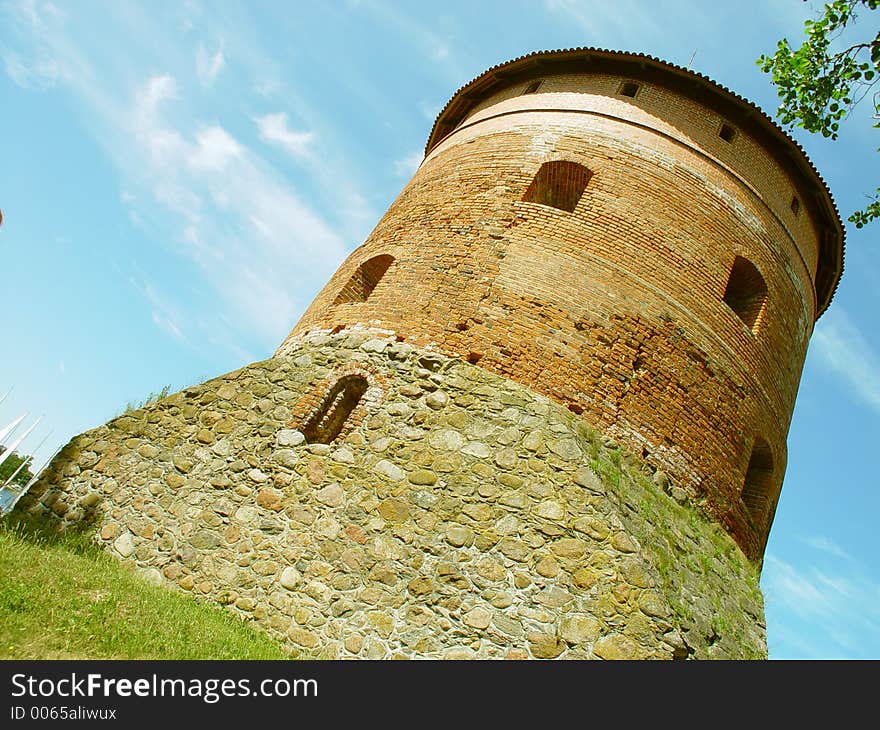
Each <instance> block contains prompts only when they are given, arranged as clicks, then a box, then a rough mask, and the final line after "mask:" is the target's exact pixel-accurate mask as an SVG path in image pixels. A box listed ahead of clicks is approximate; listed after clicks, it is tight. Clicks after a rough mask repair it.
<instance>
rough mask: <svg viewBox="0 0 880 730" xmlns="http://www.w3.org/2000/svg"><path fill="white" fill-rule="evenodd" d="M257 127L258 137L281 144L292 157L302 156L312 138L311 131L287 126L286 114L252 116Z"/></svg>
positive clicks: (307, 149) (306, 152) (305, 152)
mask: <svg viewBox="0 0 880 730" xmlns="http://www.w3.org/2000/svg"><path fill="white" fill-rule="evenodd" d="M254 122H255V123H256V125H257V129H259V131H260V139H262V140H263V141H264V142H270V143H274V144H277V145H279V146H281V147H282V148H283V149H284V150H286V151H287V152H288V153H289V154H290V155H292V156H293V157H303V156H305V155H306V154H308V151H309V147H310V145H311V143H312V140H313V139H314V135H313V134H312V133H311V132H298V131H296V130H293V129H291V128H290V127H288V126H287V114H285V113H284V112H279V113H277V114H266V115H264V116H262V117H254Z"/></svg>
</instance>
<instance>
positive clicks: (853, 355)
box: [811, 305, 880, 412]
mask: <svg viewBox="0 0 880 730" xmlns="http://www.w3.org/2000/svg"><path fill="white" fill-rule="evenodd" d="M811 346H812V347H814V348H815V349H816V352H817V353H818V355H819V358H820V360H821V362H822V363H823V364H824V365H825V366H826V367H827V368H829V369H830V370H831V371H833V372H834V373H836V374H837V375H839V376H841V377H842V378H843V380H844V382H845V383H846V384H847V385H848V386H849V388H850V390H851V391H852V393H853V394H854V395H855V396H856V397H857V398H858V399H859V400H861V401H862V402H863V403H864V404H865V405H867V406H868V407H869V408H873V409H874V410H875V411H877V412H880V356H878V354H877V353H876V352H875V351H874V349H873V348H872V347H871V345H870V344H869V343H868V341H867V340H866V339H865V338H864V336H863V335H862V333H861V332H860V331H859V330H858V328H857V327H856V326H855V325H853V323H852V322H851V321H850V319H849V317H848V316H847V314H846V312H845V311H844V310H843V309H841V307H840V305H835V307H833V308H832V309H831V310H829V311H828V312H827V313H826V314H825V315H824V316H823V317H822V319H820V320H819V322H818V323H817V325H816V330H815V332H814V333H813V337H812V340H811Z"/></svg>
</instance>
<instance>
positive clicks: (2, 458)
mask: <svg viewBox="0 0 880 730" xmlns="http://www.w3.org/2000/svg"><path fill="white" fill-rule="evenodd" d="M42 420H43V417H42V416H40V417H39V418H38V419H37V420H36V421H34V422H33V423H32V424H31V425H30V428H28V430H27V431H25V432H24V433H23V434H22V435H21V436H19V437H18V438H17V439H16V440H15V441H13V443H12V445H11V446H10V447H9V448H8V449H6V451H4V452H3V453H2V454H0V464H2V463H3V462H4V461H6V460H7V459H8V458H9V457H10V456H12V452H13V451H15V450H16V449H17V448H18V446H19V444H21V442H22V441H24V440H25V439H26V438H27V437H28V436H29V435H30V432H31V431H33V430H34V429H35V428H36V427H37V424H38V423H39V422H40V421H42Z"/></svg>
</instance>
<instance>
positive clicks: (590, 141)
mask: <svg viewBox="0 0 880 730" xmlns="http://www.w3.org/2000/svg"><path fill="white" fill-rule="evenodd" d="M842 266H843V231H842V227H841V223H840V220H839V217H838V214H837V211H836V209H835V207H834V203H833V201H832V199H831V196H830V194H829V192H828V189H827V188H826V186H825V184H824V182H823V181H822V179H821V177H820V176H819V174H818V173H817V172H816V170H815V169H814V168H813V166H812V165H811V163H810V161H809V160H808V159H807V157H806V156H805V154H804V152H803V151H802V150H801V149H800V148H799V147H798V146H797V144H796V143H795V142H794V141H793V140H792V139H791V138H789V137H788V136H787V135H786V134H785V133H784V132H783V131H782V130H780V129H779V128H778V127H776V126H775V125H774V124H773V122H772V121H771V120H770V119H769V118H768V117H766V116H765V115H764V114H763V113H762V112H761V111H760V110H759V109H758V108H757V107H755V106H753V105H752V104H750V103H749V102H748V101H746V100H744V99H742V98H741V97H738V96H736V95H735V94H733V93H731V92H730V91H728V90H727V89H725V88H723V87H721V86H719V85H718V84H716V83H714V82H712V81H711V80H709V79H707V78H705V77H703V76H700V75H699V74H695V73H693V72H691V71H688V70H685V69H682V68H679V67H676V66H672V65H670V64H667V63H665V62H662V61H659V60H657V59H654V58H650V57H647V56H643V55H636V54H626V53H616V52H609V51H602V50H598V49H589V48H587V49H576V50H567V51H553V52H543V53H536V54H532V55H529V56H524V57H522V58H519V59H516V60H514V61H511V62H508V63H505V64H502V65H500V66H497V67H495V68H493V69H490V70H489V71H487V72H485V73H484V74H482V75H481V76H479V77H477V78H476V79H474V80H473V81H472V82H470V83H469V84H467V85H466V86H465V87H463V88H462V89H460V90H459V91H458V92H457V93H456V94H455V95H454V96H453V98H452V100H451V101H450V102H449V104H447V106H446V107H445V108H444V109H443V111H442V112H441V113H440V115H439V117H438V119H437V121H436V122H435V124H434V127H433V129H432V131H431V134H430V137H429V139H428V144H427V148H426V156H425V159H424V161H423V162H422V164H421V166H420V167H419V169H418V171H417V172H416V174H415V175H414V176H413V178H412V180H411V181H410V182H409V183H408V184H407V186H406V187H405V188H404V190H403V191H402V192H401V194H400V195H399V196H398V198H397V199H396V200H395V201H394V203H393V204H392V206H391V207H390V209H389V210H388V212H387V213H386V214H385V216H384V217H383V218H382V220H381V221H380V222H379V224H378V225H377V227H376V229H375V230H374V231H373V233H372V234H371V235H370V237H369V238H368V239H367V241H366V242H365V243H364V244H363V245H362V246H360V247H359V248H358V249H356V250H355V251H354V252H353V253H352V254H351V256H350V257H349V258H348V259H347V260H346V261H345V262H344V263H343V264H342V266H341V267H340V268H339V270H338V271H337V272H336V274H335V275H334V276H333V277H332V278H331V279H330V281H329V282H328V284H327V285H326V287H325V288H324V289H323V290H322V291H321V292H320V294H319V295H318V297H317V298H316V299H315V301H314V302H313V303H312V305H311V306H310V307H309V309H308V310H307V311H306V313H305V314H304V316H303V317H302V319H301V320H300V322H299V323H298V324H297V325H296V327H295V328H294V330H293V332H292V333H291V334H290V336H289V337H288V338H287V339H286V340H285V342H284V343H283V344H282V345H281V347H280V348H279V349H278V351H277V352H276V353H275V355H274V356H273V357H272V358H270V359H269V360H266V361H263V362H259V363H254V364H253V365H249V366H247V367H245V368H242V369H241V370H238V371H235V372H233V373H230V374H228V375H225V376H222V377H220V378H216V379H214V380H211V381H208V382H207V383H203V384H201V385H197V386H193V387H191V388H187V389H186V390H184V391H182V392H180V393H177V394H175V395H173V396H170V397H168V398H166V399H164V400H163V401H160V402H159V403H156V404H153V405H150V406H148V407H146V408H144V409H142V410H140V411H136V412H134V413H131V414H126V415H124V416H122V417H120V418H117V419H115V420H114V421H111V422H110V423H109V424H107V425H105V426H101V427H99V428H98V429H95V430H94V431H91V432H88V433H86V434H82V435H81V436H78V437H76V438H75V439H73V441H71V443H70V444H69V445H68V447H67V448H66V449H65V450H64V451H63V452H62V453H61V454H60V455H59V457H58V459H56V461H55V462H54V463H53V465H52V468H51V469H50V470H49V472H48V473H47V474H46V475H45V477H44V478H43V480H42V482H41V483H40V484H39V485H38V486H37V488H35V490H34V493H33V496H32V498H31V499H30V501H29V503H28V505H27V506H28V508H29V509H30V510H31V511H32V512H36V513H43V514H46V515H50V516H52V517H53V519H55V518H60V519H61V520H62V522H63V523H64V524H70V523H75V522H79V521H81V520H83V519H85V518H90V519H92V520H94V521H95V524H96V527H95V529H96V539H97V540H98V541H99V542H101V543H102V544H104V545H106V546H107V548H108V549H109V550H111V551H112V552H114V553H115V554H116V555H117V556H118V557H120V558H121V559H123V560H127V561H131V562H133V563H134V564H135V565H137V566H138V567H139V568H140V569H142V570H143V571H145V572H147V573H148V574H149V576H150V577H151V578H152V579H153V580H155V581H157V582H165V583H167V584H169V585H173V586H176V587H178V588H181V589H183V590H186V591H193V592H196V593H199V594H202V595H206V596H208V597H210V598H212V599H214V600H217V601H219V602H221V603H224V604H227V605H229V606H230V607H231V608H232V610H235V611H237V612H239V613H241V614H243V615H245V616H248V617H249V618H252V619H254V620H255V621H257V622H258V623H259V624H260V625H261V626H263V628H265V629H266V630H267V631H269V632H270V633H272V634H273V635H275V636H277V637H278V638H280V639H282V640H284V641H286V642H288V643H289V644H290V645H291V646H293V647H297V648H299V649H302V650H305V651H308V652H310V653H314V654H318V655H321V656H334V657H337V656H338V657H368V658H381V657H392V656H403V657H408V656H421V657H452V658H459V657H468V656H473V657H486V658H493V657H502V656H507V657H512V658H528V657H534V658H555V657H573V658H579V657H583V658H586V657H597V658H606V659H608V658H648V657H651V658H685V657H689V656H695V657H699V658H702V657H760V656H765V655H766V643H765V636H764V623H763V608H762V599H761V595H760V591H759V590H758V587H757V579H758V571H759V566H760V562H761V558H762V555H763V551H764V546H765V544H766V540H767V535H768V532H769V529H770V525H771V522H772V519H773V514H774V511H775V507H776V503H777V500H778V496H779V489H780V486H781V484H782V478H783V473H784V470H785V462H786V446H785V442H786V434H787V432H788V426H789V421H790V419H791V414H792V409H793V406H794V401H795V396H796V392H797V387H798V381H799V377H800V372H801V369H802V366H803V362H804V357H805V353H806V348H807V343H808V340H809V336H810V333H811V332H812V328H813V324H814V322H815V320H816V318H817V317H818V316H820V315H821V313H822V312H823V311H824V310H825V308H826V307H827V306H828V304H829V302H830V300H831V297H832V296H833V293H834V290H835V287H836V285H837V282H838V280H839V278H840V275H841V272H842Z"/></svg>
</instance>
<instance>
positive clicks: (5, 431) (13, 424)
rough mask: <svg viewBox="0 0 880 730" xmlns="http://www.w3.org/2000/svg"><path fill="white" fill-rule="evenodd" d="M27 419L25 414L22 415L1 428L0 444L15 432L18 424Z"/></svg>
mask: <svg viewBox="0 0 880 730" xmlns="http://www.w3.org/2000/svg"><path fill="white" fill-rule="evenodd" d="M26 417H27V413H22V414H21V415H20V416H19V417H18V418H16V419H15V420H14V421H12V422H11V423H8V424H6V425H5V426H4V427H3V428H0V443H2V442H3V439H5V438H6V437H7V436H9V434H11V433H12V432H13V431H15V429H16V428H18V424H19V423H21V422H22V421H23V420H24V419H25V418H26Z"/></svg>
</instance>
